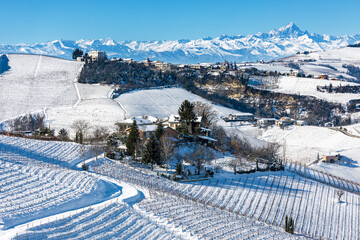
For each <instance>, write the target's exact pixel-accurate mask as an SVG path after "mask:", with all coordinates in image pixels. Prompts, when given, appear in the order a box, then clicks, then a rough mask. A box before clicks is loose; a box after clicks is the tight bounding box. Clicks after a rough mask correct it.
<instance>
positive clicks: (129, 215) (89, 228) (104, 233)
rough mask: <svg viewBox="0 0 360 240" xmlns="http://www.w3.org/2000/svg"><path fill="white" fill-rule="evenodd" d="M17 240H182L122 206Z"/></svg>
mask: <svg viewBox="0 0 360 240" xmlns="http://www.w3.org/2000/svg"><path fill="white" fill-rule="evenodd" d="M14 239H16V240H23V239H94V240H96V239H101V240H105V239H144V240H145V239H148V240H152V239H159V240H169V239H179V238H178V237H176V236H175V235H174V234H173V233H172V232H170V231H167V230H166V229H164V227H162V226H160V225H158V224H157V223H156V222H152V221H150V220H149V219H148V218H146V217H143V216H141V215H140V214H139V213H137V212H135V211H134V210H133V208H130V207H129V206H127V205H124V204H121V203H117V202H114V203H110V204H108V205H106V206H99V207H89V208H87V209H83V210H82V211H79V212H78V213H75V214H74V215H71V216H68V217H65V218H63V219H60V220H55V221H52V222H49V223H44V224H41V225H39V226H36V227H31V228H29V229H28V230H27V232H26V233H23V234H20V235H18V236H16V237H15V238H14Z"/></svg>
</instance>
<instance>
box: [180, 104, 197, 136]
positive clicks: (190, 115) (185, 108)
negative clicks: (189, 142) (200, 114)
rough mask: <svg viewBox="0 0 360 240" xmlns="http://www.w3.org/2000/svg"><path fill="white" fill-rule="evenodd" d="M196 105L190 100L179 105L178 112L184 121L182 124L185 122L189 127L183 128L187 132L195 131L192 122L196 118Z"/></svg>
mask: <svg viewBox="0 0 360 240" xmlns="http://www.w3.org/2000/svg"><path fill="white" fill-rule="evenodd" d="M194 107H195V106H194V104H193V103H191V102H189V101H188V100H185V101H184V102H183V103H182V104H181V106H180V107H179V110H178V113H179V116H180V121H181V122H182V125H183V124H185V125H186V127H187V129H186V128H182V130H183V131H184V133H185V134H186V133H188V132H189V133H190V134H192V133H193V129H192V123H193V122H194V121H195V120H196V114H195V111H194ZM186 130H187V131H186Z"/></svg>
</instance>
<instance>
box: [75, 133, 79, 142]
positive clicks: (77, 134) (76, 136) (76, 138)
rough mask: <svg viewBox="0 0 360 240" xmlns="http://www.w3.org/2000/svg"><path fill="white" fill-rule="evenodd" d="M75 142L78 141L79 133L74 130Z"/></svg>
mask: <svg viewBox="0 0 360 240" xmlns="http://www.w3.org/2000/svg"><path fill="white" fill-rule="evenodd" d="M75 142H76V143H78V142H79V133H78V132H76V135H75Z"/></svg>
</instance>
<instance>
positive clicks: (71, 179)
mask: <svg viewBox="0 0 360 240" xmlns="http://www.w3.org/2000/svg"><path fill="white" fill-rule="evenodd" d="M0 137H1V138H0V179H1V181H0V182H1V186H0V189H1V191H0V223H1V224H0V225H1V229H2V230H6V229H9V228H11V227H14V226H16V225H18V224H22V223H26V222H29V221H32V220H34V219H38V218H43V217H46V216H50V215H53V214H57V213H61V212H63V211H67V210H72V209H77V208H80V207H83V206H88V205H89V204H93V203H97V202H99V201H103V200H104V199H106V198H108V197H109V196H110V195H112V194H116V193H118V194H120V188H119V187H118V186H117V185H114V184H112V183H110V182H106V181H103V180H101V179H98V178H96V177H94V176H91V175H89V174H86V173H84V172H79V171H75V170H71V169H69V168H66V167H64V166H68V165H71V164H75V163H76V162H77V161H79V160H77V157H78V156H77V155H76V154H74V144H72V143H68V144H67V143H58V142H41V141H36V140H29V139H27V140H26V143H24V142H21V141H20V139H18V138H13V137H5V136H0ZM21 140H23V141H24V139H21ZM66 145H67V146H66ZM73 158H74V159H73ZM65 163H66V164H65ZM0 235H1V231H0Z"/></svg>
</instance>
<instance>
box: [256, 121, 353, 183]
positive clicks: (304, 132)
mask: <svg viewBox="0 0 360 240" xmlns="http://www.w3.org/2000/svg"><path fill="white" fill-rule="evenodd" d="M260 138H261V139H263V140H266V141H269V142H277V143H279V144H281V145H285V146H286V147H285V153H286V159H287V160H288V161H290V162H296V163H303V164H309V163H312V162H314V161H315V160H316V159H317V156H318V155H319V156H320V157H322V155H323V154H329V153H334V152H336V153H340V154H341V155H342V156H345V158H344V159H345V160H346V163H344V164H342V165H335V164H317V165H315V166H313V167H314V168H316V169H320V170H323V171H326V172H329V173H331V174H334V175H337V176H340V177H342V178H345V179H348V180H351V181H355V182H358V183H360V150H359V149H360V138H355V137H350V136H347V135H345V134H343V133H341V132H339V131H335V130H332V129H329V128H325V127H315V126H302V127H300V126H291V127H289V128H286V129H285V130H282V129H280V128H279V127H272V128H269V129H268V130H267V131H265V132H264V133H263V135H262V137H260Z"/></svg>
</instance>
